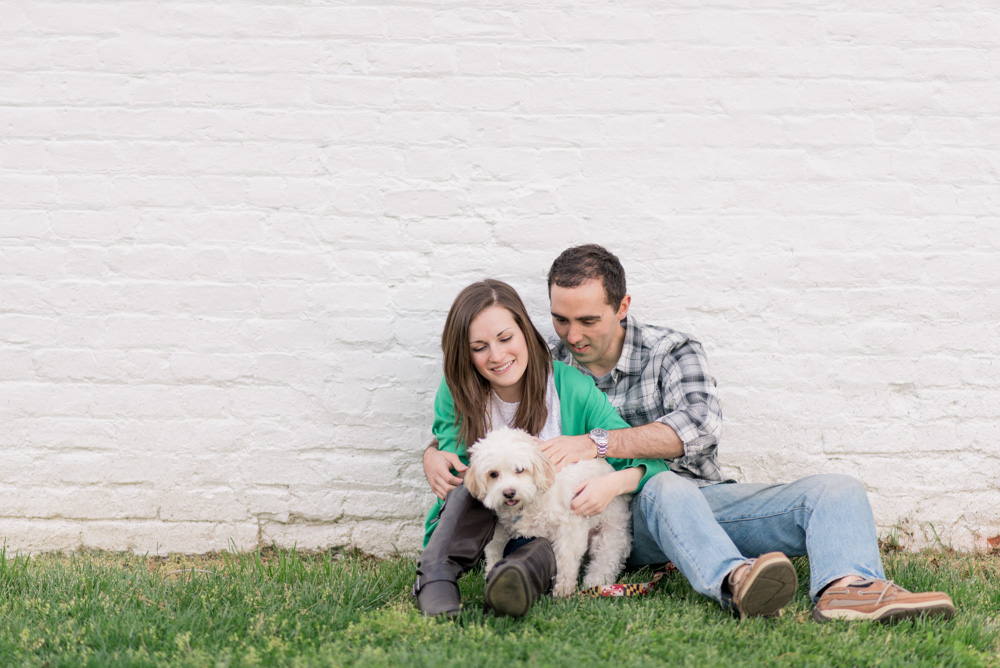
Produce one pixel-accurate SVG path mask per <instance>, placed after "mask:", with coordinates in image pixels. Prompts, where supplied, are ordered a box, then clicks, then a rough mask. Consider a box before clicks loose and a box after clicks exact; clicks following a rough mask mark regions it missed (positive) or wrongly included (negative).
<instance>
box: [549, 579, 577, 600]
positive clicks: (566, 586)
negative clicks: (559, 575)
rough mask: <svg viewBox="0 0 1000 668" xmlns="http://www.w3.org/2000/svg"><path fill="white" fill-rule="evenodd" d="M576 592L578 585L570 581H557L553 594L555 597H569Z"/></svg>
mask: <svg viewBox="0 0 1000 668" xmlns="http://www.w3.org/2000/svg"><path fill="white" fill-rule="evenodd" d="M575 592H576V586H575V585H574V584H573V583H572V582H570V583H558V582H557V583H556V584H555V586H554V587H552V596H553V597H554V598H569V597H570V596H572V595H573V594H574V593H575Z"/></svg>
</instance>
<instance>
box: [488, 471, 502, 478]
mask: <svg viewBox="0 0 1000 668" xmlns="http://www.w3.org/2000/svg"><path fill="white" fill-rule="evenodd" d="M490 477H491V478H499V477H500V474H499V473H497V472H496V471H490Z"/></svg>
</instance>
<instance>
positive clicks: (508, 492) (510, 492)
mask: <svg viewBox="0 0 1000 668" xmlns="http://www.w3.org/2000/svg"><path fill="white" fill-rule="evenodd" d="M516 494H517V490H515V489H514V488H513V487H508V488H507V489H505V490H504V491H503V498H505V499H513V498H514V496H515V495H516Z"/></svg>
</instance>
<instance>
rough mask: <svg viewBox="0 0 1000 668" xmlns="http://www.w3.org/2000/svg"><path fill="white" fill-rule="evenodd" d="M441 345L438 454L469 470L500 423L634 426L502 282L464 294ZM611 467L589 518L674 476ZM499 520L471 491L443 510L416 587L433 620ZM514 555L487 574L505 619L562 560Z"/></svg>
mask: <svg viewBox="0 0 1000 668" xmlns="http://www.w3.org/2000/svg"><path fill="white" fill-rule="evenodd" d="M441 348H442V350H443V352H444V380H442V382H441V385H440V387H439V388H438V393H437V398H436V399H435V401H434V427H433V431H434V436H435V437H436V438H437V441H438V448H439V450H443V451H446V452H451V453H455V454H456V455H458V457H459V458H460V459H461V461H462V463H463V464H466V465H467V464H468V458H467V456H466V451H467V447H468V446H469V445H470V444H472V443H475V442H476V441H477V440H478V439H479V438H481V437H483V436H485V435H486V434H487V433H488V432H489V431H491V430H492V429H494V428H497V427H501V426H509V427H516V428H519V429H524V430H525V431H527V432H529V433H531V434H534V435H536V436H538V437H539V438H541V439H542V440H546V439H549V438H553V437H555V436H559V435H561V434H565V435H570V436H576V435H580V434H587V433H590V431H591V430H593V429H625V428H627V427H628V424H627V423H626V422H625V421H624V420H622V419H621V417H619V416H618V413H617V412H615V409H614V407H613V406H612V405H611V403H610V402H609V401H608V399H607V397H606V396H605V395H604V393H603V392H601V391H600V390H598V389H597V387H596V386H595V385H594V383H593V381H592V380H590V379H589V378H587V377H586V376H584V375H583V374H582V373H581V372H580V371H578V370H576V369H574V368H572V367H569V366H567V365H565V364H563V363H562V362H553V361H552V360H551V358H550V357H549V350H548V347H547V346H546V345H545V339H543V338H542V335H541V334H539V333H538V330H537V329H535V327H534V325H532V323H531V320H530V318H529V317H528V314H527V311H526V310H525V308H524V304H523V303H522V302H521V298H520V297H519V296H518V294H517V292H516V291H515V290H514V289H513V288H512V287H510V286H509V285H507V284H506V283H503V282H502V281H497V280H485V281H481V282H479V283H473V284H472V285H470V286H468V287H467V288H465V289H464V290H462V292H460V293H459V295H458V297H456V298H455V302H454V303H453V304H452V306H451V310H450V311H449V312H448V318H447V320H446V321H445V326H444V332H443V333H442V335H441ZM608 462H609V463H610V464H611V465H612V466H613V467H614V468H615V469H616V471H615V472H614V473H609V474H607V475H605V476H602V477H600V478H595V479H593V480H591V481H588V483H587V485H586V487H585V488H584V489H583V490H581V492H580V494H579V495H578V497H577V498H578V499H580V500H581V501H582V503H581V504H580V505H585V506H586V508H587V514H596V513H598V512H600V511H601V510H603V509H604V507H605V506H607V504H608V503H609V502H610V501H611V499H613V498H614V497H615V496H617V495H619V494H628V493H633V492H636V491H638V490H639V489H641V488H642V485H643V484H644V483H645V482H646V480H648V479H649V478H651V477H652V476H654V475H655V474H657V473H660V472H661V471H665V470H667V466H666V463H665V462H664V461H663V460H646V459H636V460H622V459H613V458H608ZM578 512H579V508H578ZM581 514H582V513H581ZM494 522H495V519H494V516H493V513H492V512H491V511H489V510H487V509H486V508H485V507H484V506H483V505H482V504H481V503H480V502H479V501H477V500H476V499H475V498H473V497H472V495H470V494H469V493H468V491H467V490H466V489H465V486H464V485H460V486H459V487H457V488H455V489H454V490H453V491H452V492H451V493H449V494H448V496H447V497H446V498H445V501H444V502H441V501H440V500H439V501H437V502H436V503H435V504H434V506H433V507H432V508H431V510H430V512H429V513H428V515H427V524H426V530H425V535H424V546H425V547H424V552H423V554H422V555H421V558H420V563H419V564H418V566H417V582H416V585H415V586H414V594H415V595H416V596H417V607H419V608H420V609H421V610H422V611H423V612H424V614H427V615H439V614H447V615H454V614H457V613H458V611H459V609H460V607H461V601H460V598H459V591H458V578H459V577H460V576H461V575H462V573H464V572H465V571H467V570H469V569H470V568H472V567H473V566H475V565H476V563H477V562H478V561H479V559H480V557H481V556H482V554H483V550H484V548H485V546H486V543H487V542H489V540H490V538H491V536H492V535H493V525H494ZM508 551H509V554H507V555H506V557H505V558H504V559H503V560H501V561H499V562H498V563H497V565H496V566H495V567H494V569H493V570H492V571H491V572H490V573H489V575H488V577H487V584H486V602H487V604H488V605H489V606H490V607H491V608H493V609H494V610H496V611H498V612H502V613H505V614H512V615H523V614H525V613H526V612H527V611H528V609H529V608H530V607H531V605H532V604H533V603H534V601H535V600H537V599H538V597H540V596H541V595H542V594H544V593H545V591H546V590H547V589H548V585H549V582H550V581H551V578H552V576H553V574H554V572H555V556H554V555H553V552H552V547H551V545H550V544H549V542H548V541H547V540H545V539H543V538H538V539H535V540H532V541H530V542H526V543H525V542H520V543H518V542H514V541H512V543H511V544H510V545H508Z"/></svg>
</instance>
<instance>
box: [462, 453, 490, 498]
mask: <svg viewBox="0 0 1000 668" xmlns="http://www.w3.org/2000/svg"><path fill="white" fill-rule="evenodd" d="M462 480H464V483H463V484H464V485H465V488H466V489H467V490H469V494H471V495H472V496H474V497H476V498H477V499H479V500H480V501H482V500H483V497H484V496H486V480H484V479H483V476H482V475H480V473H479V467H478V466H476V462H475V461H470V462H469V468H467V469H465V476H464V477H463V478H462Z"/></svg>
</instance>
